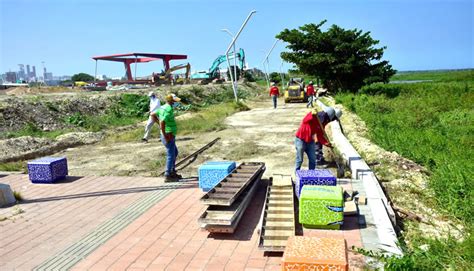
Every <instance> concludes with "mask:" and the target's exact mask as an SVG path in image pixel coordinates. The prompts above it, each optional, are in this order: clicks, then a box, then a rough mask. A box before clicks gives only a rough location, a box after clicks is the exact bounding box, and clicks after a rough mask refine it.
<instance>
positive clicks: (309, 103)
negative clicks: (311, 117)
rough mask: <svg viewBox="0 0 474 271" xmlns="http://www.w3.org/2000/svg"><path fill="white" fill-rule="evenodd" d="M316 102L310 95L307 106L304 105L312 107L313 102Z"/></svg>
mask: <svg viewBox="0 0 474 271" xmlns="http://www.w3.org/2000/svg"><path fill="white" fill-rule="evenodd" d="M314 100H316V99H315V96H314V95H310V96H309V97H308V104H306V107H309V106H310V105H311V107H313V101H314Z"/></svg>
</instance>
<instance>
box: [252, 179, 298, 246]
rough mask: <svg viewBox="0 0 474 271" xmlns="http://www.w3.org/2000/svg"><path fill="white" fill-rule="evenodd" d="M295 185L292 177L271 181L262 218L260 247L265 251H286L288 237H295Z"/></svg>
mask: <svg viewBox="0 0 474 271" xmlns="http://www.w3.org/2000/svg"><path fill="white" fill-rule="evenodd" d="M293 199H294V196H293V185H292V182H291V178H290V177H282V178H276V179H273V180H271V181H270V184H269V186H268V188H267V195H266V198H265V206H264V208H263V211H262V216H261V218H260V225H261V227H260V240H259V245H258V247H259V248H260V249H261V250H264V251H269V252H270V251H285V247H286V242H287V240H288V237H290V236H294V235H295V212H294V201H293Z"/></svg>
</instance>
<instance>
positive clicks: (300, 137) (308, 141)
mask: <svg viewBox="0 0 474 271" xmlns="http://www.w3.org/2000/svg"><path fill="white" fill-rule="evenodd" d="M315 140H317V142H319V143H321V144H324V145H326V146H328V147H332V146H331V143H329V140H328V137H327V135H326V132H325V131H324V127H323V125H322V124H321V122H320V120H319V118H318V111H317V110H312V111H311V112H309V113H308V114H306V116H305V117H304V118H303V121H302V122H301V124H300V127H299V128H298V131H296V138H295V147H296V165H295V170H299V169H300V168H301V165H302V164H303V155H304V153H306V155H307V156H308V160H309V161H308V167H309V169H315V168H316V153H315Z"/></svg>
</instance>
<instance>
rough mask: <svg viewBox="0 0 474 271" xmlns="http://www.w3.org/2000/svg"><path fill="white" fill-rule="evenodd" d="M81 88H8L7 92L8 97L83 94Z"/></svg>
mask: <svg viewBox="0 0 474 271" xmlns="http://www.w3.org/2000/svg"><path fill="white" fill-rule="evenodd" d="M83 91H84V90H83V89H81V88H67V87H31V88H30V87H14V88H8V89H7V90H6V91H5V94H7V95H14V96H17V95H25V94H40V93H63V92H83Z"/></svg>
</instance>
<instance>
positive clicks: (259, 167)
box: [201, 163, 265, 206]
mask: <svg viewBox="0 0 474 271" xmlns="http://www.w3.org/2000/svg"><path fill="white" fill-rule="evenodd" d="M246 165H251V168H254V169H255V171H254V173H253V174H239V173H238V171H239V170H241V169H242V168H244V167H245V166H246ZM264 171H265V163H243V164H241V165H239V166H238V167H237V168H236V169H234V171H232V172H231V173H230V174H229V175H228V176H227V177H226V178H224V179H223V180H222V181H221V182H220V183H219V184H218V185H216V186H215V187H214V188H213V189H211V190H210V191H209V192H207V193H206V194H205V195H204V196H203V197H202V198H201V202H203V203H204V204H208V205H221V206H231V205H232V203H233V202H234V201H236V200H237V198H238V196H239V195H240V194H241V193H242V192H243V191H244V190H245V188H246V187H247V186H249V184H250V183H252V182H253V181H254V180H255V179H256V178H257V177H258V176H260V177H261V175H262V174H263V172H264ZM241 177H242V178H241ZM236 178H238V179H242V180H239V181H240V182H237V183H239V184H240V187H238V188H237V189H236V190H235V192H234V193H230V194H229V193H223V192H222V191H224V190H223V188H222V187H223V185H224V184H226V183H233V182H234V183H236V181H235V179H236Z"/></svg>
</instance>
